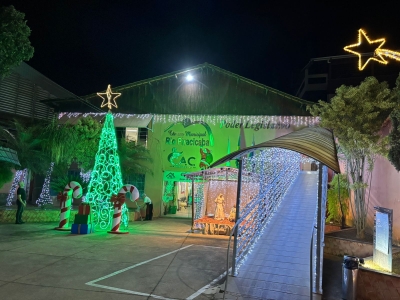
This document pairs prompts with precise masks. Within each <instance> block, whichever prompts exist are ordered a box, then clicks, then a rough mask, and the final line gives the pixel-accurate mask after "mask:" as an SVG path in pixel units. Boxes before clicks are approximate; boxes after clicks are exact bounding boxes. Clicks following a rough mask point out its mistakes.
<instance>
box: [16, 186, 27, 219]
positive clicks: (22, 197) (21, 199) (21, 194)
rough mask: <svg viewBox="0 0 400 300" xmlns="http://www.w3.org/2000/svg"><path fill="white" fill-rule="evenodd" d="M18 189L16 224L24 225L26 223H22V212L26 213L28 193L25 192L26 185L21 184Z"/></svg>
mask: <svg viewBox="0 0 400 300" xmlns="http://www.w3.org/2000/svg"><path fill="white" fill-rule="evenodd" d="M18 186H19V187H18V189H17V206H18V209H17V215H16V218H15V224H23V223H25V222H23V221H22V212H23V211H24V207H25V206H26V193H25V190H24V187H25V183H24V182H22V181H21V182H19V183H18Z"/></svg>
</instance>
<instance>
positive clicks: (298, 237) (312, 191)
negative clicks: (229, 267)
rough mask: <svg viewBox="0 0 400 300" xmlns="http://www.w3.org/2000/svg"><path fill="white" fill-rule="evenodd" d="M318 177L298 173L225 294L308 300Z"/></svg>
mask: <svg viewBox="0 0 400 300" xmlns="http://www.w3.org/2000/svg"><path fill="white" fill-rule="evenodd" d="M317 176H318V174H317V173H316V172H313V173H306V172H302V173H300V175H299V177H298V178H297V179H296V181H295V182H294V184H293V186H292V187H291V189H290V190H289V192H288V194H287V195H286V197H285V198H284V199H283V200H282V203H281V205H280V207H279V209H278V211H277V212H276V214H275V216H274V217H273V220H272V221H271V223H270V225H269V227H268V228H267V229H266V230H265V232H264V234H263V235H262V236H261V238H260V239H259V241H258V243H257V244H256V245H255V247H254V250H253V251H252V253H250V255H249V256H248V259H247V260H246V262H245V263H244V264H243V265H242V267H241V268H240V269H239V274H238V276H237V277H230V278H229V281H228V289H227V291H228V292H227V295H229V294H231V295H232V297H233V298H235V295H237V294H238V293H239V294H240V295H241V297H240V298H238V299H243V298H244V299H276V300H278V299H284V300H291V299H298V300H303V299H304V300H309V299H310V297H309V292H310V286H309V282H310V279H309V278H310V277H309V276H310V265H309V260H310V254H309V253H310V252H309V251H310V238H311V228H312V225H313V222H314V215H315V210H316V205H317V179H318V177H317Z"/></svg>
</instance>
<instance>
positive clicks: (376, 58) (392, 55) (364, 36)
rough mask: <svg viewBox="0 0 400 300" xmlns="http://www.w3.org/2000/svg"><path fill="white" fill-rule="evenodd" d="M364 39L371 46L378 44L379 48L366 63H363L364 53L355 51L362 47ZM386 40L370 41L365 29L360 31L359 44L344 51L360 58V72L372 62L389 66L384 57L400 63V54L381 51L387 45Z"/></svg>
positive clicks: (347, 47) (386, 50) (385, 50)
mask: <svg viewBox="0 0 400 300" xmlns="http://www.w3.org/2000/svg"><path fill="white" fill-rule="evenodd" d="M363 39H365V40H366V41H367V42H368V43H369V44H377V45H378V46H377V47H376V49H375V50H374V56H372V57H370V58H368V59H367V61H366V62H364V64H363V62H362V53H360V52H357V51H355V50H353V49H354V48H357V47H359V46H360V45H361V43H362V42H363ZM385 42H386V40H385V39H384V38H380V39H377V40H370V39H369V37H368V36H367V33H366V32H365V31H364V30H363V29H359V30H358V42H357V43H356V44H352V45H349V46H346V47H344V48H343V49H344V50H345V51H347V52H350V53H353V54H355V55H357V56H358V69H359V70H360V71H362V70H364V68H365V67H366V66H367V64H368V63H369V62H370V61H371V60H374V61H377V62H379V63H381V64H384V65H387V64H388V61H387V60H385V59H384V58H383V56H386V57H388V58H391V59H395V60H397V61H400V53H399V52H396V51H392V50H388V49H381V47H382V46H383V45H384V44H385Z"/></svg>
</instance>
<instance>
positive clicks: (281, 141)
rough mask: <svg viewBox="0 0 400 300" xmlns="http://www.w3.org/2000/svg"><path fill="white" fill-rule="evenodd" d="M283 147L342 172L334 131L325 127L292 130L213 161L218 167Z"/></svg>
mask: <svg viewBox="0 0 400 300" xmlns="http://www.w3.org/2000/svg"><path fill="white" fill-rule="evenodd" d="M274 147H275V148H282V149H287V150H292V151H296V152H298V153H301V154H304V155H307V156H309V157H311V158H313V159H315V160H317V161H319V162H320V163H322V164H324V165H326V166H327V167H329V168H330V169H332V170H333V171H335V172H336V173H340V167H339V162H338V158H337V151H336V144H335V140H334V138H333V133H332V132H331V131H330V130H328V129H325V128H321V127H312V128H311V127H310V128H304V129H301V130H298V131H294V132H291V133H289V134H286V135H283V136H281V137H278V138H276V139H273V140H270V141H267V142H263V143H260V144H258V145H254V146H250V147H247V148H244V149H241V150H238V151H235V152H232V153H230V154H228V155H226V156H224V157H222V158H221V159H219V160H217V161H216V162H215V163H213V164H212V165H211V166H210V168H213V167H216V166H218V165H220V164H223V163H225V162H227V161H229V160H232V159H237V158H239V157H241V156H243V155H245V154H247V153H249V152H252V151H254V150H257V149H260V148H274Z"/></svg>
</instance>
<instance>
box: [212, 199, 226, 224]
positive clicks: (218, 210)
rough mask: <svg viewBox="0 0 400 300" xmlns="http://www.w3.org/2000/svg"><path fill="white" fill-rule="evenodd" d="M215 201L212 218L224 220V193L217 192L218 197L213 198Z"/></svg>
mask: <svg viewBox="0 0 400 300" xmlns="http://www.w3.org/2000/svg"><path fill="white" fill-rule="evenodd" d="M215 203H216V204H217V205H216V207H215V214H214V219H215V220H224V219H225V211H224V205H225V199H224V195H222V194H219V195H218V197H217V198H215Z"/></svg>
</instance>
